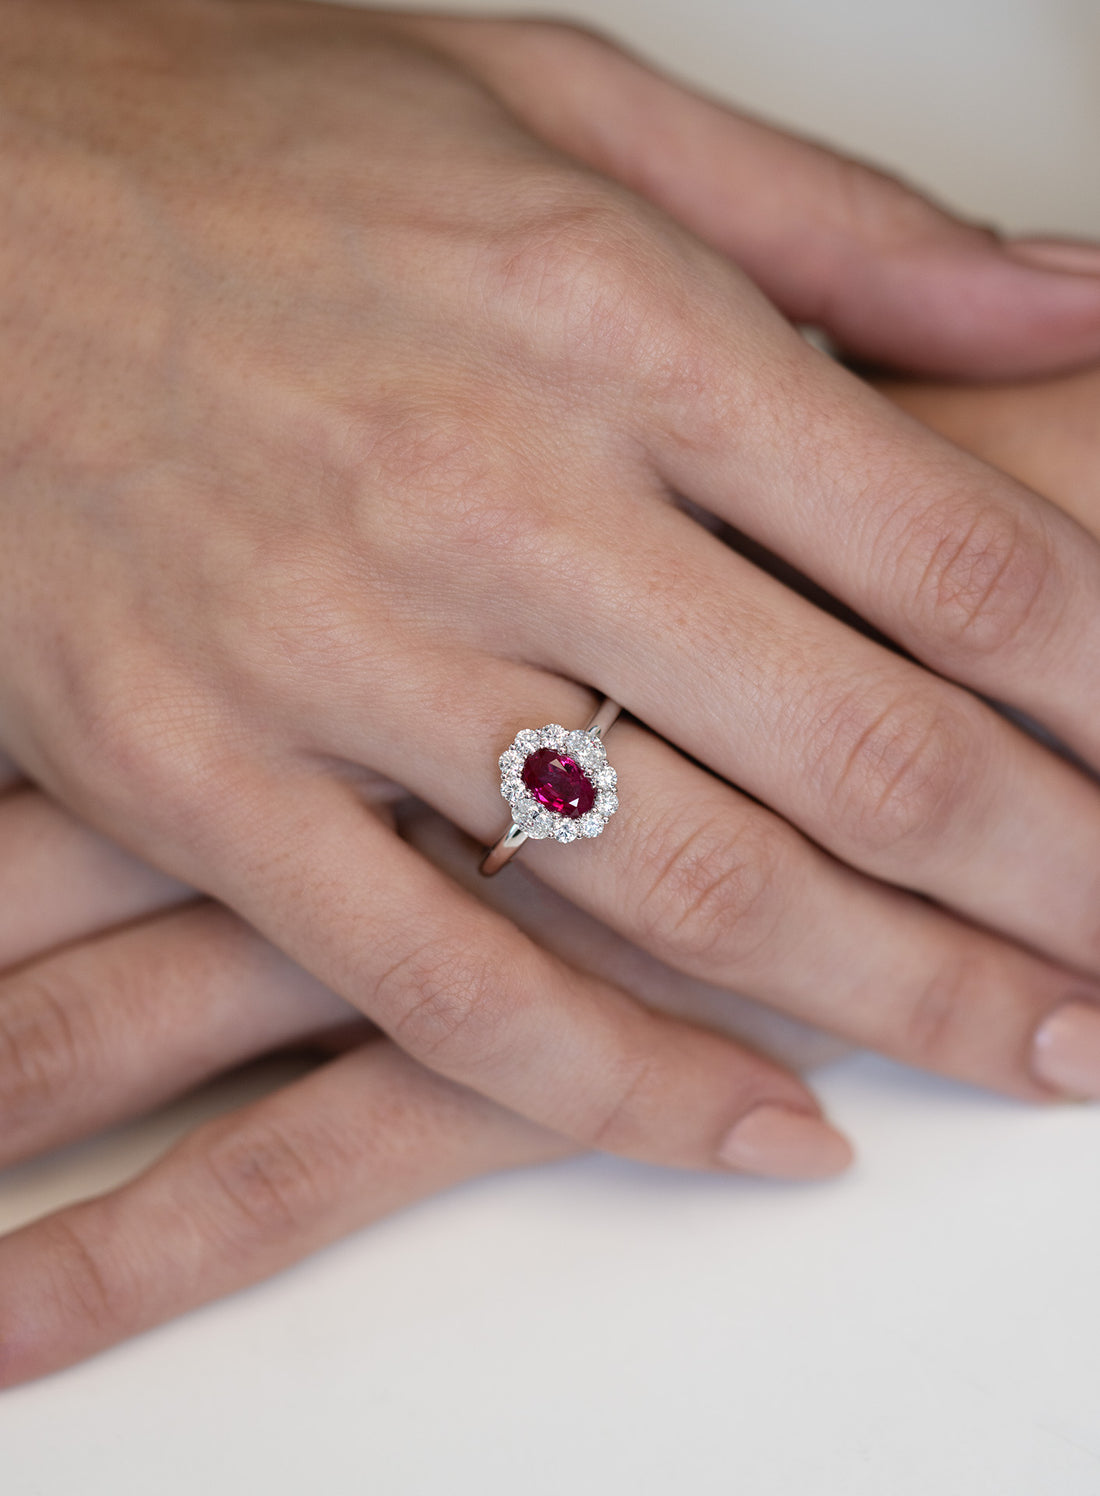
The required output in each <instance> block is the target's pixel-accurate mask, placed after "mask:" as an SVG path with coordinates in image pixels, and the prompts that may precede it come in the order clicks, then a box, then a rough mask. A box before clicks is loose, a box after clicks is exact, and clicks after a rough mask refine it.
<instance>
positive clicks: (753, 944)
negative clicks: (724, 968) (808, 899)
mask: <svg viewBox="0 0 1100 1496" xmlns="http://www.w3.org/2000/svg"><path fill="white" fill-rule="evenodd" d="M785 861H786V859H785V858H784V856H783V851H782V848H781V846H780V839H779V838H778V837H777V836H775V835H774V834H771V833H770V832H768V831H767V830H765V829H762V828H761V827H758V826H755V825H754V824H753V822H752V820H751V819H749V818H744V817H736V816H732V815H728V814H719V815H715V816H713V817H712V818H710V819H708V820H706V821H703V822H701V823H699V824H697V825H695V826H693V827H692V829H691V831H690V833H689V834H688V835H687V837H685V836H684V835H683V829H682V826H680V825H678V824H677V823H663V824H658V825H657V826H655V827H654V828H652V829H651V830H650V832H649V833H648V835H647V838H646V840H645V842H644V843H643V845H642V847H641V849H640V857H639V862H640V865H641V866H643V867H645V868H646V869H647V876H646V887H645V892H644V894H643V896H642V899H641V901H640V905H639V909H638V913H639V918H640V919H641V920H642V922H643V929H644V933H645V937H646V941H647V943H648V944H650V945H651V947H655V948H656V949H658V950H659V951H660V952H661V953H662V954H664V955H665V956H668V957H671V959H672V960H673V961H674V962H675V963H676V964H677V965H679V966H681V967H689V968H690V967H696V968H700V969H703V970H708V971H713V968H714V967H715V966H716V965H720V964H730V963H741V962H744V961H747V960H748V959H750V958H751V957H752V956H753V955H754V953H755V952H757V951H758V950H759V949H760V948H761V947H762V946H765V945H766V944H767V943H768V941H769V940H770V938H771V936H772V935H773V933H774V931H775V928H776V924H777V922H778V920H779V918H780V917H781V914H782V909H783V899H782V897H781V895H780V891H781V889H782V888H783V884H784V875H785V872H786V869H785V868H784V863H785Z"/></svg>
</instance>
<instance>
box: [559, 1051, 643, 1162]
mask: <svg viewBox="0 0 1100 1496" xmlns="http://www.w3.org/2000/svg"><path fill="white" fill-rule="evenodd" d="M656 1074H657V1065H656V1062H655V1060H654V1059H653V1057H652V1056H651V1055H648V1054H643V1055H636V1056H634V1057H632V1058H631V1059H630V1060H629V1061H626V1062H624V1064H623V1065H622V1067H621V1069H620V1071H619V1072H618V1074H617V1075H616V1076H615V1078H614V1079H613V1081H612V1082H611V1084H610V1085H609V1086H608V1088H607V1090H606V1092H605V1093H604V1094H603V1095H602V1097H601V1099H600V1104H599V1105H598V1107H596V1108H595V1109H594V1110H593V1112H592V1114H591V1115H590V1116H589V1117H587V1118H586V1119H585V1120H583V1121H582V1122H581V1123H580V1125H579V1127H577V1128H576V1129H575V1137H576V1141H577V1142H579V1143H581V1144H582V1145H583V1146H584V1147H585V1148H590V1149H594V1150H596V1151H599V1152H605V1153H616V1152H630V1151H631V1150H632V1149H633V1148H635V1147H636V1146H637V1145H638V1143H639V1141H641V1140H643V1139H644V1138H645V1136H646V1134H647V1131H648V1129H647V1125H646V1116H647V1113H648V1112H649V1111H650V1110H651V1108H650V1107H649V1106H648V1105H647V1096H648V1094H649V1091H650V1089H651V1086H652V1083H653V1081H654V1079H655V1077H656Z"/></svg>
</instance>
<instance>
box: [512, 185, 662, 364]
mask: <svg viewBox="0 0 1100 1496" xmlns="http://www.w3.org/2000/svg"><path fill="white" fill-rule="evenodd" d="M539 191H540V196H539V200H538V201H537V202H535V203H533V204H532V205H531V206H530V208H529V210H528V212H527V213H526V214H525V215H524V216H525V222H524V223H523V224H522V225H521V226H519V227H517V228H516V229H514V230H512V231H511V232H510V233H508V234H506V235H505V236H503V237H502V239H501V241H500V242H499V243H498V244H496V245H494V246H493V248H492V249H491V251H490V252H489V254H488V255H487V257H486V271H485V274H486V277H487V280H488V283H489V290H490V294H491V298H492V301H493V303H495V304H496V305H498V306H499V307H501V308H502V309H503V311H504V314H505V321H506V325H507V326H508V327H509V328H511V327H513V326H517V325H518V326H525V327H529V328H531V329H532V330H533V336H534V338H535V340H536V341H537V342H540V343H541V344H542V346H544V347H545V348H547V349H548V350H549V351H550V352H551V353H552V354H554V355H555V356H556V357H557V358H559V359H560V358H562V357H564V361H565V362H566V364H567V366H568V369H569V371H571V372H572V371H575V370H576V369H577V368H578V367H580V368H589V369H593V370H595V369H599V368H602V367H607V366H611V367H613V368H614V369H615V370H616V371H617V372H618V375H619V376H620V377H621V375H622V371H623V369H625V368H628V367H631V363H633V362H636V361H637V360H638V359H639V357H640V356H641V355H642V350H643V349H644V347H645V346H646V344H647V342H648V341H649V340H650V339H651V338H652V337H653V336H654V332H655V326H654V324H655V323H657V322H661V323H662V324H663V323H664V321H665V318H664V315H663V311H662V309H663V308H664V307H665V306H666V305H667V304H668V299H669V296H670V295H671V294H672V292H673V289H674V287H675V278H674V277H673V276H672V275H671V274H670V273H669V261H668V256H667V254H666V253H665V252H664V249H663V242H662V235H661V233H660V231H659V230H658V229H657V226H656V223H655V222H654V221H653V219H652V218H651V216H650V215H648V214H647V213H646V211H645V209H644V207H643V206H642V205H640V204H635V203H633V202H632V201H631V200H630V199H629V198H628V197H627V195H626V194H625V193H619V192H617V191H616V190H615V189H613V188H611V187H609V186H607V185H606V184H601V183H599V182H595V181H594V182H591V183H589V182H587V181H586V180H585V179H583V178H581V177H579V176H578V175H577V174H576V173H575V172H573V171H567V172H563V171H562V170H561V168H544V169H543V170H542V172H541V180H540V184H539ZM666 293H667V294H666ZM627 360H630V361H631V363H628V362H627Z"/></svg>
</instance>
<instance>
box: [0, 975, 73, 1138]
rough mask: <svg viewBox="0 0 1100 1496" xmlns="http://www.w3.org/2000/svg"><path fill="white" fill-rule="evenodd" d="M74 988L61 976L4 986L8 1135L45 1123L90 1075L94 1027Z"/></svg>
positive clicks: (1, 1069)
mask: <svg viewBox="0 0 1100 1496" xmlns="http://www.w3.org/2000/svg"><path fill="white" fill-rule="evenodd" d="M89 1018H90V1009H89V1007H88V1004H87V1003H86V1002H85V1000H84V998H83V995H82V994H81V992H80V990H79V988H78V987H77V986H76V985H75V984H71V983H68V982H66V981H64V980H63V979H62V978H61V976H60V973H59V972H50V973H47V972H44V971H43V972H39V973H36V974H33V975H32V974H26V975H23V976H21V977H18V978H13V979H9V981H8V982H6V983H5V984H4V985H3V987H2V988H0V1115H2V1116H3V1118H4V1125H5V1131H6V1132H7V1131H10V1130H16V1129H18V1128H19V1127H21V1126H24V1125H32V1124H38V1125H41V1122H42V1118H43V1116H44V1115H47V1114H49V1113H50V1112H51V1111H52V1110H53V1109H54V1108H55V1107H56V1106H57V1104H58V1102H59V1101H60V1100H62V1099H64V1098H66V1097H69V1096H71V1095H72V1093H73V1091H74V1089H75V1088H77V1087H79V1086H82V1085H83V1084H84V1083H85V1081H86V1079H87V1074H88V1059H89V1051H90V1050H91V1048H92V1045H93V1042H94V1029H93V1026H92V1025H91V1023H90V1022H89V1021H88V1020H89Z"/></svg>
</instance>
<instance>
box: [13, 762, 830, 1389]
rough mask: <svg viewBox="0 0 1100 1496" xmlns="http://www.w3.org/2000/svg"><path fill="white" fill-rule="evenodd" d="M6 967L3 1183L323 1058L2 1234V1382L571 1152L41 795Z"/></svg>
mask: <svg viewBox="0 0 1100 1496" xmlns="http://www.w3.org/2000/svg"><path fill="white" fill-rule="evenodd" d="M402 832H403V834H404V835H406V836H408V837H410V839H411V840H412V841H413V843H414V844H415V845H417V846H418V847H419V848H421V850H423V851H424V852H425V853H426V855H428V856H430V857H431V859H432V861H433V862H434V863H435V864H436V865H438V866H440V867H444V868H446V869H447V870H448V871H449V872H451V873H453V874H454V875H455V876H456V877H458V878H460V879H463V880H465V881H466V882H468V883H469V884H471V885H473V884H475V883H476V885H477V886H478V890H479V892H480V893H481V894H482V895H487V896H488V897H490V898H491V899H492V900H493V902H494V904H495V905H496V906H497V907H498V908H501V909H503V910H504V911H505V912H507V913H508V914H510V916H511V917H512V918H513V919H514V920H515V921H516V923H517V924H518V925H520V926H521V927H523V928H526V929H529V930H534V931H543V932H545V931H551V932H552V939H553V943H554V945H555V947H556V949H557V950H558V951H559V952H561V953H563V954H564V953H565V952H569V953H570V954H571V955H572V957H573V959H574V961H576V962H578V963H579V964H580V965H581V966H582V967H583V968H584V969H585V970H589V971H594V972H599V973H600V975H602V976H603V977H604V978H606V979H608V980H611V981H617V982H619V983H620V984H622V985H627V984H629V986H630V987H631V990H633V991H634V992H636V993H638V994H639V996H641V997H642V998H644V999H645V1000H646V1001H647V1002H650V1003H652V1004H653V1005H654V1006H657V1007H663V1008H666V1009H674V1010H676V1011H678V1012H680V1013H682V1014H686V1015H687V1016H689V1017H692V1018H694V1019H696V1020H702V1021H706V1022H708V1023H709V1024H711V1025H712V1026H713V1027H715V1028H716V1029H719V1030H726V1031H728V1032H731V1033H735V1034H740V1035H742V1036H744V1037H747V1038H749V1039H751V1040H752V1041H753V1042H754V1044H755V1045H756V1046H757V1047H759V1048H765V1049H768V1048H770V1049H771V1050H772V1052H773V1053H776V1054H778V1055H779V1056H781V1057H782V1058H783V1059H785V1060H786V1061H788V1062H791V1061H796V1062H806V1061H808V1060H810V1059H820V1058H822V1057H824V1054H825V1050H824V1049H823V1047H822V1042H821V1041H820V1040H817V1041H815V1039H814V1036H813V1035H811V1034H809V1033H806V1032H802V1031H800V1030H799V1029H798V1027H797V1026H796V1025H793V1024H790V1023H789V1022H787V1023H785V1022H784V1021H783V1020H782V1019H781V1018H779V1017H778V1015H775V1014H770V1013H768V1012H767V1010H754V1009H753V1008H752V1006H751V1005H749V1004H746V1003H744V1002H740V1003H739V1002H738V1000H737V999H736V998H734V997H733V996H732V995H731V994H729V993H722V992H719V991H717V990H715V989H713V988H709V987H707V986H705V984H703V983H699V982H693V981H691V980H689V979H687V978H683V977H679V976H678V975H677V974H676V973H674V972H672V971H670V970H668V969H667V968H665V967H662V965H661V963H659V962H657V961H655V960H654V959H653V958H652V957H646V956H645V955H644V953H642V952H640V951H638V950H636V949H631V948H630V947H629V946H628V945H627V943H626V942H625V941H623V940H621V939H620V938H618V937H616V936H614V935H613V934H612V933H611V932H610V931H608V930H607V929H605V928H604V927H603V926H601V925H600V924H599V923H598V922H597V921H595V920H592V919H591V918H589V917H588V916H586V915H584V914H583V913H581V911H579V910H578V909H576V908H574V907H573V906H571V905H569V904H568V903H567V902H566V901H565V900H564V899H562V898H561V897H560V896H559V895H556V894H554V893H552V892H551V891H550V890H549V889H547V888H546V887H545V886H544V885H541V884H539V883H537V882H536V881H535V880H533V879H531V878H529V877H525V876H523V875H522V873H519V874H518V875H517V876H515V877H512V878H509V879H498V880H496V881H495V882H493V883H489V884H487V883H485V882H484V880H480V879H478V878H477V874H476V872H475V871H474V868H473V864H472V863H471V860H470V857H469V848H468V845H465V846H464V845H462V838H461V837H460V836H458V834H457V833H456V832H455V831H454V829H453V828H452V827H450V826H449V825H448V824H447V823H446V822H445V821H443V820H441V819H440V818H439V817H438V816H434V815H431V814H430V813H426V812H425V811H423V809H421V810H419V811H413V810H411V808H408V807H406V808H405V809H404V811H403V815H402ZM0 973H2V974H0V1119H2V1126H0V1169H3V1168H4V1167H6V1166H9V1165H11V1164H14V1163H18V1162H21V1161H22V1160H24V1159H28V1158H32V1157H34V1156H35V1155H36V1154H39V1153H41V1152H43V1151H45V1150H47V1149H50V1148H55V1147H58V1146H60V1145H62V1144H66V1143H70V1142H74V1141H76V1140H78V1139H81V1138H83V1137H85V1136H87V1135H88V1134H90V1133H92V1132H95V1131H97V1130H99V1129H102V1128H104V1127H108V1126H112V1125H115V1124H117V1123H120V1122H123V1121H126V1120H128V1119H130V1118H132V1117H134V1116H136V1115H138V1114H140V1113H141V1112H143V1111H145V1110H146V1109H147V1108H149V1107H152V1106H157V1105H160V1104H162V1103H164V1102H165V1101H167V1100H169V1099H170V1098H172V1097H173V1096H175V1095H177V1094H180V1093H182V1092H184V1091H186V1090H188V1089H190V1088H191V1087H193V1086H195V1085H199V1084H201V1083H203V1082H204V1081H206V1080H208V1079H209V1078H210V1077H211V1076H213V1075H215V1074H217V1073H219V1072H221V1071H223V1070H226V1069H230V1068H232V1067H233V1066H234V1065H238V1064H241V1063H243V1062H245V1061H248V1060H251V1059H254V1058H256V1057H258V1056H260V1055H262V1054H265V1053H267V1052H270V1051H272V1050H276V1049H281V1048H285V1047H287V1046H295V1047H302V1048H308V1049H309V1050H310V1051H312V1052H314V1053H315V1054H318V1053H319V1054H320V1055H322V1056H327V1058H326V1059H325V1060H324V1062H323V1063H322V1064H321V1065H320V1066H319V1068H317V1069H316V1070H314V1071H313V1072H312V1073H311V1074H309V1075H308V1076H307V1077H306V1078H304V1079H300V1080H297V1081H295V1082H292V1083H291V1084H289V1085H286V1086H284V1087H282V1088H281V1089H280V1090H278V1091H276V1092H275V1093H274V1094H272V1095H270V1096H268V1097H266V1098H265V1099H264V1100H262V1101H260V1102H258V1103H256V1104H254V1105H251V1106H248V1107H245V1108H243V1109H240V1110H238V1111H236V1112H234V1113H232V1114H230V1115H228V1116H224V1117H221V1118H219V1119H218V1120H216V1121H214V1122H210V1123H207V1124H206V1125H204V1126H202V1127H200V1128H198V1129H196V1130H195V1131H194V1132H193V1133H192V1134H191V1135H190V1136H189V1137H187V1138H186V1139H185V1140H184V1141H183V1142H181V1143H180V1144H178V1145H177V1146H176V1147H174V1148H173V1149H172V1150H171V1151H170V1152H169V1153H168V1154H167V1155H166V1156H165V1157H164V1158H162V1159H161V1160H160V1161H158V1162H157V1163H156V1164H155V1165H154V1166H153V1167H152V1168H150V1169H149V1170H147V1171H146V1172H145V1173H144V1174H142V1175H141V1176H140V1177H139V1178H137V1179H135V1180H133V1181H132V1182H131V1183H129V1184H127V1185H125V1186H124V1187H122V1188H121V1189H117V1190H114V1191H112V1192H110V1193H108V1194H106V1195H104V1196H102V1197H101V1198H99V1199H96V1200H91V1201H87V1202H82V1203H80V1204H78V1205H75V1206H70V1207H67V1208H65V1209H62V1210H60V1211H57V1212H55V1213H54V1214H52V1215H50V1216H48V1217H47V1218H45V1219H44V1220H41V1221H36V1222H34V1223H33V1224H31V1225H28V1226H26V1227H24V1228H23V1229H21V1230H19V1231H16V1232H13V1233H11V1234H10V1235H8V1236H7V1237H5V1238H3V1239H0V1387H3V1386H10V1385H13V1384H15V1383H17V1382H21V1381H25V1380H27V1379H29V1378H32V1377H35V1376H40V1375H43V1374H45V1373H46V1372H49V1371H55V1370H57V1369H59V1368H60V1367H62V1366H65V1365H68V1364H70V1363H72V1362H73V1361H77V1360H80V1359H82V1358H83V1357H86V1356H89V1355H92V1354H94V1353H95V1352H97V1351H99V1350H102V1349H104V1348H106V1347H107V1346H108V1345H111V1344H112V1343H114V1342H115V1341H118V1340H121V1339H124V1338H126V1337H127V1336H130V1335H134V1334H137V1333H139V1332H140V1331H142V1330H145V1329H148V1328H150V1327H151V1326H153V1325H155V1324H157V1323H159V1322H161V1321H162V1320H164V1319H167V1318H170V1317H172V1316H174V1315H177V1314H180V1313H183V1312H185V1311H186V1310H188V1309H191V1308H194V1307H195V1306H196V1305H198V1304H201V1303H203V1302H205V1301H207V1300H209V1299H212V1298H215V1297H217V1296H219V1295H221V1294H225V1293H229V1292H231V1291H233V1290H234V1289H236V1288H242V1287H245V1286H247V1285H249V1284H251V1283H253V1282H255V1281H256V1280H257V1279H259V1278H262V1277H266V1276H268V1275H269V1274H271V1273H273V1272H275V1271H277V1270H278V1269H279V1268H281V1267H284V1266H286V1265H288V1264H289V1263H291V1262H293V1261H295V1260H297V1259H298V1258H300V1257H302V1256H304V1255H306V1254H307V1253H309V1252H310V1251H312V1250H314V1249H316V1248H317V1247H319V1246H321V1245H324V1244H325V1243H327V1242H330V1241H333V1240H335V1239H337V1238H338V1237H339V1236H342V1235H344V1234H345V1233H347V1232H349V1231H352V1230H354V1229H356V1228H358V1227H360V1226H363V1225H366V1224H368V1223H369V1222H371V1221H373V1220H376V1219H378V1218H379V1217H380V1216H382V1215H385V1214H388V1213H389V1212H391V1211H393V1210H396V1209H398V1208H400V1207H401V1206H402V1205H405V1204H408V1203H411V1202H412V1201H414V1200H416V1199H418V1198H420V1197H422V1196H425V1195H429V1194H431V1193H433V1192H435V1191H437V1190H440V1189H443V1188H445V1187H446V1186H448V1185H450V1184H452V1183H456V1182H458V1181H459V1180H461V1179H464V1178H468V1177H473V1176H474V1175H477V1174H482V1173H487V1172H489V1171H491V1170H494V1169H502V1168H507V1167H514V1166H516V1165H518V1164H524V1163H534V1162H538V1161H541V1160H544V1159H550V1158H557V1157H562V1156H564V1155H565V1154H566V1153H568V1152H569V1151H571V1149H570V1145H569V1144H568V1143H567V1142H566V1141H565V1140H563V1139H561V1138H557V1137H555V1136H554V1135H553V1134H551V1133H549V1132H547V1131H545V1130H544V1129H540V1128H536V1127H533V1126H532V1125H531V1124H529V1123H526V1122H524V1121H522V1120H521V1119H519V1118H517V1117H514V1116H511V1115H510V1114H509V1113H507V1112H505V1111H503V1110H502V1109H501V1108H499V1107H496V1106H493V1105H491V1104H490V1103H488V1102H485V1101H483V1100H482V1099H481V1098H479V1097H477V1096H476V1095H474V1094H473V1093H472V1092H470V1091H468V1090H465V1089H463V1088H462V1087H459V1086H455V1085H453V1084H451V1083H449V1082H447V1081H444V1080H442V1079H440V1078H439V1077H437V1076H434V1075H432V1073H431V1072H430V1071H427V1070H425V1069H424V1068H423V1067H421V1066H419V1065H417V1064H416V1063H415V1062H414V1061H411V1060H409V1059H407V1058H406V1057H405V1056H404V1055H402V1053H401V1052H400V1050H398V1049H397V1048H396V1047H395V1046H394V1045H393V1044H391V1043H389V1042H387V1041H385V1040H383V1039H381V1038H380V1037H379V1036H378V1035H377V1032H375V1033H374V1034H373V1035H372V1034H371V1033H370V1026H369V1025H367V1024H365V1023H364V1022H363V1020H362V1019H361V1017H360V1015H359V1013H358V1012H357V1010H356V1009H355V1008H352V1007H350V1006H349V1005H348V1004H346V1003H344V1002H342V1001H341V1000H340V999H339V998H337V997H335V996H334V995H333V994H332V993H330V992H327V991H326V990H325V989H324V988H322V987H321V986H320V985H319V984H318V983H317V982H315V981H313V980H312V979H310V978H309V977H307V976H306V974H305V973H304V972H302V971H301V970H300V969H298V968H296V967H295V966H294V965H293V964H292V963H291V962H289V961H288V960H287V959H286V958H285V957H282V956H280V955H279V953H278V952H276V951H275V950H274V949H273V948H272V947H271V946H269V945H268V944H267V943H266V942H265V941H263V940H261V939H260V937H259V936H257V935H255V934H254V933H253V932H251V931H250V930H248V929H247V927H246V926H245V925H243V924H242V923H241V922H240V921H239V920H237V919H235V918H234V917H233V916H232V915H231V914H229V913H228V912H227V911H226V910H224V909H221V908H219V907H217V906H216V905H213V904H211V903H209V902H205V901H199V900H197V899H196V897H195V896H194V894H193V893H192V892H191V890H189V889H186V888H185V887H183V886H181V885H178V884H174V883H172V882H171V881H170V880H169V879H167V878H165V877H164V876H163V875H161V874H159V873H156V872H154V871H153V870H152V869H150V868H148V867H145V866H143V865H142V864H141V863H139V862H137V861H136V860H135V859H133V858H131V857H128V856H127V855H126V854H124V853H122V852H120V851H119V850H118V849H117V848H116V847H114V846H112V845H111V844H110V843H109V842H107V841H106V840H105V839H104V838H102V837H100V836H97V835H95V834H94V833H92V832H90V831H88V830H87V829H86V828H84V827H82V826H80V825H79V824H78V823H77V822H75V821H74V820H73V819H72V817H71V816H69V815H67V814H66V813H65V812H64V811H63V810H61V809H60V808H59V807H58V806H56V805H54V804H51V803H50V802H49V801H48V800H47V799H46V798H45V797H44V796H42V795H41V794H38V793H36V792H34V791H32V790H30V789H28V788H23V789H19V790H16V791H15V792H14V793H9V794H8V795H6V796H5V797H3V798H0ZM333 1056H336V1057H335V1058H334V1057H333ZM798 1141H799V1140H798V1136H797V1133H795V1134H794V1135H791V1136H790V1138H789V1143H790V1146H791V1147H792V1149H796V1148H797V1146H798ZM748 1161H749V1160H746V1162H748ZM765 1162H767V1159H765Z"/></svg>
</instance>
